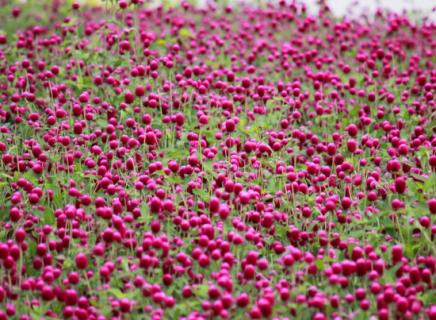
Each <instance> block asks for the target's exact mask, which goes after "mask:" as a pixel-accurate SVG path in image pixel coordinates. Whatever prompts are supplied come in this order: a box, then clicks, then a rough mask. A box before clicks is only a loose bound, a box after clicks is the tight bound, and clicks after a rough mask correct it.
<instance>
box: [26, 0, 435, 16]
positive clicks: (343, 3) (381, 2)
mask: <svg viewBox="0 0 436 320" xmlns="http://www.w3.org/2000/svg"><path fill="white" fill-rule="evenodd" d="M22 1H25V0H22ZM76 1H78V2H81V3H89V4H98V3H100V4H101V3H102V0H76ZM206 1H207V0H196V1H195V2H196V3H204V2H206ZM240 1H241V0H236V1H235V0H227V2H228V3H230V4H231V3H233V2H235V3H236V2H240ZM242 1H243V2H246V3H249V2H253V3H256V2H257V0H251V1H250V0H242ZM154 2H156V3H159V2H160V1H156V0H154ZM167 2H171V3H178V2H180V1H177V0H173V1H171V0H170V1H168V0H167ZM296 2H298V3H305V4H306V5H307V7H308V9H309V11H310V12H312V13H313V12H316V10H317V4H316V3H317V0H296ZM327 2H328V4H329V5H330V9H331V10H332V11H333V13H335V14H336V15H338V16H343V15H345V14H351V15H355V14H358V13H362V12H368V13H373V12H374V11H375V10H376V8H384V9H389V10H391V11H394V12H398V13H401V12H402V11H403V10H407V11H412V10H415V11H417V12H420V15H422V14H423V15H425V16H431V17H435V18H436V0H328V1H327Z"/></svg>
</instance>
